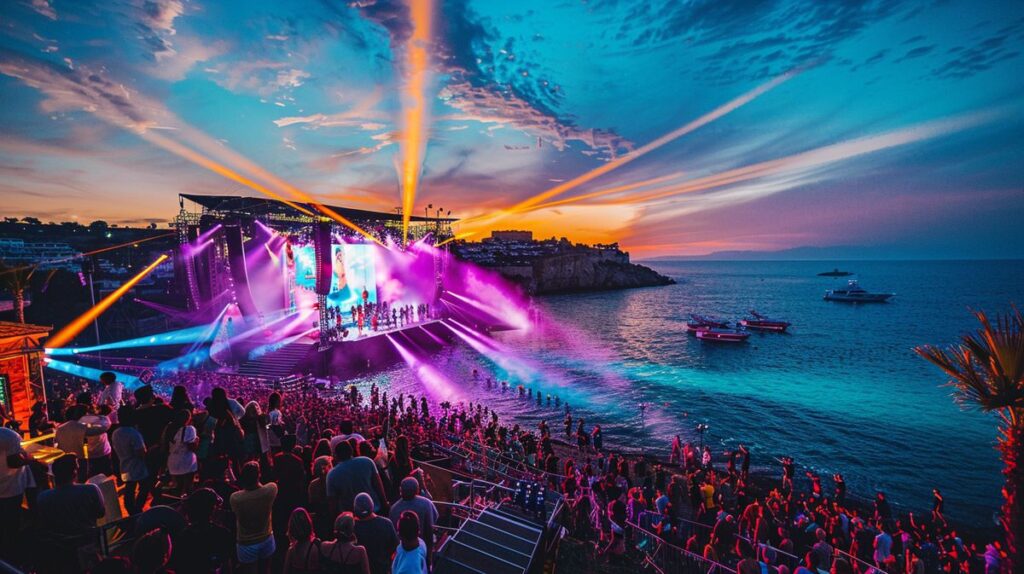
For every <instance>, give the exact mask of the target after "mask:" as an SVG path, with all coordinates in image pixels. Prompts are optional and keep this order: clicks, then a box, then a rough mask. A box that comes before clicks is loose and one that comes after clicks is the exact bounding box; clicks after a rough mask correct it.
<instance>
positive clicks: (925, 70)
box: [0, 0, 1024, 257]
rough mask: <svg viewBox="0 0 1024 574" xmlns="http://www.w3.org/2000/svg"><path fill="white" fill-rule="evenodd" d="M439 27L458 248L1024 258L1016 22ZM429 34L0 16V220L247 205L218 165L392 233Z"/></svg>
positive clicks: (669, 14) (512, 16) (297, 7)
mask: <svg viewBox="0 0 1024 574" xmlns="http://www.w3.org/2000/svg"><path fill="white" fill-rule="evenodd" d="M408 1H410V2H416V3H422V2H425V0H408ZM428 8H429V10H430V11H429V13H430V14H431V15H432V20H431V24H432V25H431V27H430V34H429V38H430V40H429V43H427V44H426V45H425V48H426V51H427V53H428V55H429V61H428V65H427V68H426V70H425V71H424V72H425V78H426V83H425V86H424V89H423V90H422V95H423V96H424V97H425V98H426V102H427V110H428V112H429V113H428V114H427V116H426V120H425V122H424V126H423V127H424V130H425V132H424V133H425V134H426V136H425V137H426V139H425V146H424V150H425V151H423V153H422V156H421V157H419V158H417V162H416V165H419V166H420V167H421V169H422V176H421V180H420V183H419V185H418V186H417V188H416V198H415V205H416V206H417V207H416V212H417V213H422V209H423V207H424V206H426V205H427V204H428V203H429V204H433V205H434V206H435V207H438V206H443V207H444V208H445V210H448V209H451V210H452V211H453V213H454V215H456V216H461V217H466V218H472V219H471V220H470V221H468V222H467V223H466V224H464V225H463V226H462V228H461V229H460V230H461V231H462V232H464V233H466V234H469V233H474V234H475V235H472V236H470V237H474V236H475V237H479V236H482V235H483V234H485V233H486V232H487V230H489V229H493V228H525V229H532V230H534V231H536V232H537V233H538V234H540V235H543V236H550V235H568V236H569V237H570V238H573V239H576V240H581V241H608V240H618V241H620V242H621V243H622V244H623V245H624V246H625V247H626V248H627V249H629V250H630V251H631V252H633V253H634V255H635V256H640V257H643V256H657V255H670V254H698V253H706V252H709V251H716V250H726V249H755V250H771V249H784V248H788V247H794V246H802V245H866V246H872V247H882V248H884V249H887V250H889V252H891V253H892V254H893V256H913V257H1021V256H1024V247H1022V246H1024V231H1022V229H1024V225H1021V223H1020V222H1021V220H1022V219H1024V146H1022V145H1021V144H1020V142H1021V140H1022V136H1024V115H1022V112H1024V104H1022V102H1024V98H1022V96H1024V74H1022V73H1021V72H1020V70H1022V69H1024V65H1022V63H1024V57H1022V54H1021V52H1022V51H1024V50H1022V48H1024V3H1021V2H1013V1H1004V2H992V1H990V2H982V1H972V2H956V1H933V2H898V1H893V0H882V1H874V2H870V1H869V2H860V1H853V0H832V1H818V2H813V3H808V2H799V3H796V2H759V1H752V0H715V1H703V0H702V1H694V2H680V1H665V2H661V1H620V0H591V1H587V2H583V1H577V0H571V1H570V0H566V1H558V0H556V1H550V0H549V1H546V2H539V1H538V2H532V1H528V2H498V1H481V0H475V1H473V0H449V1H442V0H434V1H433V2H431V3H429V4H428ZM416 26H417V22H415V21H414V18H413V17H412V15H411V12H410V7H409V5H408V4H407V3H406V2H405V1H401V0H376V1H374V0H357V1H352V2H343V1H330V0H322V1H319V2H314V1H301V2H300V1H295V2H257V1H244V2H242V1H226V0H219V1H217V2H212V1H208V0H194V1H186V0H125V1H121V0H108V1H104V2H89V1H83V0H74V1H72V0H67V1H62V0H24V1H22V0H11V1H8V2H6V3H5V4H4V7H3V9H2V12H0V99H2V101H3V105H2V106H0V175H2V177H0V198H2V199H0V212H3V214H4V215H19V216H22V215H32V216H37V217H40V218H42V219H44V220H54V221H62V220H70V219H75V218H77V219H78V220H80V221H83V222H86V223H87V222H88V221H91V220H93V219H98V218H104V219H108V220H112V221H118V222H123V223H147V222H149V221H157V222H161V223H162V222H164V221H167V220H168V219H170V218H171V217H173V215H174V214H175V212H176V210H177V194H178V193H181V192H189V193H237V194H252V195H258V194H259V193H260V192H259V191H258V190H254V189H247V188H246V187H245V185H244V184H241V183H239V180H238V179H237V178H236V179H231V178H225V177H224V173H223V172H221V173H218V172H217V171H216V169H217V168H215V169H214V170H213V171H211V167H210V166H211V162H213V163H214V164H216V165H217V166H226V167H227V168H229V169H231V170H232V171H233V172H234V173H240V174H243V175H244V176H245V178H246V181H259V182H262V183H261V185H262V184H265V185H266V186H267V187H271V188H274V189H278V190H280V189H281V188H282V186H291V187H290V188H289V189H299V190H301V191H302V192H303V193H304V194H308V195H309V196H311V197H316V198H319V199H321V200H323V201H325V202H328V203H334V204H339V205H351V206H353V207H362V208H371V209H383V210H392V209H394V208H395V207H396V206H399V205H401V197H402V195H401V194H402V191H401V189H402V185H400V181H402V179H401V169H402V168H401V167H400V159H401V158H402V154H403V153H406V152H407V150H408V149H411V148H408V147H407V145H408V141H409V138H410V135H409V134H410V131H409V128H408V126H407V125H406V124H405V123H403V119H402V118H403V111H404V110H407V109H408V108H409V106H410V103H409V97H410V96H409V93H410V92H409V86H410V77H411V74H413V73H414V70H413V69H411V68H410V65H409V59H408V58H407V55H408V54H409V53H410V49H411V48H412V47H414V45H415V42H414V41H412V40H410V38H412V37H413V31H414V30H415V29H416ZM766 86H767V87H766ZM758 88H761V89H760V90H759V91H757V92H755V93H756V95H754V96H753V97H750V98H747V99H746V100H744V101H743V102H742V103H740V104H739V105H735V106H731V107H728V109H725V111H724V112H723V106H726V105H727V104H728V103H729V102H735V101H736V99H737V98H740V97H742V96H743V95H744V94H750V93H751V91H752V90H758ZM715 112H721V113H715ZM709 113H712V114H713V117H712V118H711V119H707V115H708V114H709ZM701 118H704V119H703V120H702V119H701ZM695 120H699V121H698V125H697V126H696V127H694V128H693V129H684V130H682V131H683V132H684V133H682V134H681V135H677V136H676V137H672V138H669V140H668V141H665V142H663V143H661V144H660V145H657V146H653V149H650V150H648V149H647V148H648V147H652V146H648V145H647V144H649V143H650V142H652V141H656V140H657V139H658V138H659V137H661V136H663V135H665V134H668V133H670V132H673V130H677V129H678V128H680V127H681V126H685V125H687V124H688V123H691V122H694V121H695ZM623 158H626V160H625V161H622V160H623ZM602 166H604V167H605V168H614V169H604V171H605V173H601V174H600V175H598V176H596V177H590V178H587V180H586V181H584V182H582V183H580V184H579V185H575V184H573V185H567V182H572V181H573V178H576V177H578V176H580V175H581V174H587V173H589V172H591V171H592V170H594V169H602ZM560 185H561V186H563V187H565V189H556V190H555V191H554V192H553V193H554V194H555V195H550V196H549V197H546V198H545V199H544V200H543V201H540V200H538V201H531V199H530V198H533V197H535V196H536V195H537V194H541V193H544V192H546V191H549V190H551V188H552V187H554V186H560ZM623 188H625V189H623ZM617 190H619V191H617ZM552 202H557V205H546V204H548V203H552ZM512 206H517V207H516V208H515V209H510V208H511V207H512ZM501 210H504V211H501ZM494 214H497V215H494Z"/></svg>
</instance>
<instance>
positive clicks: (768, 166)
mask: <svg viewBox="0 0 1024 574" xmlns="http://www.w3.org/2000/svg"><path fill="white" fill-rule="evenodd" d="M997 115H998V112H996V111H982V112H975V113H970V114H964V115H959V116H954V117H951V118H946V119H941V120H932V121H928V122H923V123H919V124H915V125H912V126H908V127H904V128H899V129H895V130H891V131H888V132H882V133H879V134H875V135H870V136H864V137H860V138H855V139H849V140H844V141H841V142H838V143H834V144H829V145H825V146H821V147H818V148H814V149H810V150H807V151H804V152H800V153H796V154H793V155H789V156H784V157H780V158H776V159H772V160H767V161H763V162H759V163H755V164H751V165H748V166H743V167H739V168H735V169H731V170H727V171H724V172H722V173H719V174H715V175H709V176H706V177H701V178H697V179H694V180H692V181H685V182H682V185H678V186H667V188H663V189H662V190H660V191H659V190H652V191H651V192H649V193H647V194H644V195H641V196H639V197H636V198H632V199H630V203H643V202H647V201H653V200H657V199H663V198H667V197H671V196H673V195H679V194H683V193H693V192H698V191H706V190H709V189H714V188H717V187H722V186H724V185H728V184H733V183H741V182H744V181H749V180H751V179H757V178H760V177H766V176H773V175H784V174H786V173H788V172H792V171H801V170H808V169H814V168H818V167H822V166H825V165H828V164H832V163H836V162H839V161H845V160H848V159H853V158H856V157H859V156H862V155H866V154H870V153H875V152H878V151H882V150H886V149H890V148H894V147H899V146H904V145H908V144H912V143H916V142H919V141H924V140H928V139H932V138H936V137H940V136H943V135H947V134H950V133H955V132H958V131H961V130H965V129H969V128H971V127H974V126H977V125H980V124H982V123H985V122H988V121H990V120H991V119H993V118H994V117H996V116H997Z"/></svg>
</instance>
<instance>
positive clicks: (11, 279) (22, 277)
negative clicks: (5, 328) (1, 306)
mask: <svg viewBox="0 0 1024 574" xmlns="http://www.w3.org/2000/svg"><path fill="white" fill-rule="evenodd" d="M33 273H35V268H34V267H29V266H21V267H11V266H9V265H7V264H6V263H4V262H3V261H0V289H3V290H4V291H9V292H10V293H11V296H12V297H13V298H14V310H15V312H16V313H17V314H18V322H19V323H24V322H25V290H26V289H28V286H29V280H30V279H32V274H33Z"/></svg>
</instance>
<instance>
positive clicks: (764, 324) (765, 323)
mask: <svg viewBox="0 0 1024 574" xmlns="http://www.w3.org/2000/svg"><path fill="white" fill-rule="evenodd" d="M740 325H743V326H744V327H746V328H747V329H757V330H759V331H778V332H782V331H785V330H786V329H787V328H788V327H789V325H790V323H789V322H788V321H782V320H780V319H771V318H768V317H765V316H764V315H762V314H760V313H758V312H757V311H753V310H752V311H750V317H747V318H746V319H742V320H741V321H740Z"/></svg>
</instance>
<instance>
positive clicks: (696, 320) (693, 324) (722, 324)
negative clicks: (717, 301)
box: [686, 314, 729, 333]
mask: <svg viewBox="0 0 1024 574" xmlns="http://www.w3.org/2000/svg"><path fill="white" fill-rule="evenodd" d="M728 327H729V322H728V321H722V320H720V319H716V318H715V317H708V316H706V315H696V314H691V315H690V320H689V321H687V322H686V330H687V331H689V332H691V333H696V332H697V331H707V330H710V329H727V328H728Z"/></svg>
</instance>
